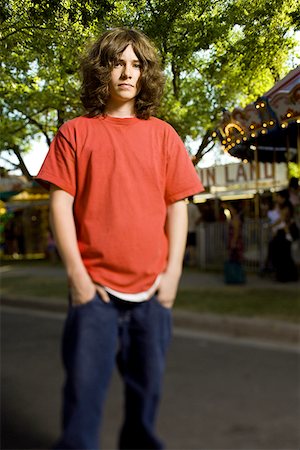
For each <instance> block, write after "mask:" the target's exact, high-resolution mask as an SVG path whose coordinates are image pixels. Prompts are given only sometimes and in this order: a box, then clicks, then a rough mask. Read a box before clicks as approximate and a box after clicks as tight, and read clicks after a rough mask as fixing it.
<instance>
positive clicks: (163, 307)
mask: <svg viewBox="0 0 300 450" xmlns="http://www.w3.org/2000/svg"><path fill="white" fill-rule="evenodd" d="M152 299H153V301H154V303H156V304H157V305H158V306H160V307H161V308H162V309H163V310H165V311H169V312H170V313H171V311H172V309H173V308H172V307H171V308H168V307H167V306H164V305H163V304H162V303H161V302H160V301H159V300H158V297H157V295H154V296H153V297H152Z"/></svg>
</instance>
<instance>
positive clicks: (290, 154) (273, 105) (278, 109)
mask: <svg viewBox="0 0 300 450" xmlns="http://www.w3.org/2000/svg"><path fill="white" fill-rule="evenodd" d="M213 136H214V137H218V138H219V140H220V142H221V144H222V147H223V149H224V150H225V151H226V152H228V153H229V154H231V155H232V156H235V157H237V158H240V159H242V160H243V161H249V162H251V161H256V162H271V163H273V162H274V163H281V162H285V163H289V162H294V163H297V164H298V165H299V164H300V66H298V67H297V68H296V69H294V70H292V71H291V72H290V73H289V74H288V75H287V76H286V77H285V78H283V79H282V80H280V81H279V82H277V83H276V84H275V85H274V86H273V87H272V88H271V89H270V90H269V91H268V92H266V93H265V94H264V95H262V96H261V97H259V98H258V99H257V100H256V101H255V102H253V103H250V104H249V105H247V106H246V107H245V108H243V109H242V108H235V109H234V110H233V111H232V112H229V111H227V110H226V111H224V113H223V118H222V120H221V123H220V124H219V126H218V128H217V129H216V130H215V131H214V133H213Z"/></svg>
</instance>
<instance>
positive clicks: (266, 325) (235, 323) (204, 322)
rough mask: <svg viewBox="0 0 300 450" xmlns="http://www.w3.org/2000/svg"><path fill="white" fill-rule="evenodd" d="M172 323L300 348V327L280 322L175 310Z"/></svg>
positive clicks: (61, 305)
mask: <svg viewBox="0 0 300 450" xmlns="http://www.w3.org/2000/svg"><path fill="white" fill-rule="evenodd" d="M1 300H2V301H1V303H2V305H3V306H10V307H15V308H24V309H38V310H42V311H49V312H54V313H55V312H57V313H66V312H67V303H66V301H65V300H60V301H59V302H58V301H57V298H55V299H53V298H46V297H45V298H33V297H30V298H29V297H22V298H20V297H18V298H16V297H13V296H7V295H4V296H3V297H2V299H1ZM173 323H174V326H175V327H180V328H185V329H190V330H194V331H205V332H207V333H212V334H222V335H226V336H230V337H235V338H255V339H259V340H264V341H266V340H267V341H275V342H281V343H290V344H294V345H299V344H300V326H299V325H297V324H293V323H288V322H284V321H278V320H270V319H260V318H244V317H235V316H221V315H216V314H199V313H195V312H191V311H186V310H180V309H176V308H175V309H174V311H173Z"/></svg>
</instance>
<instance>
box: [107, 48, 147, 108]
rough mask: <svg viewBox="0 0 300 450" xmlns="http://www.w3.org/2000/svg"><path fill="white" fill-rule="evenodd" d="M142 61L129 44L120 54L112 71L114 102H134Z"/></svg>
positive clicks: (110, 84) (111, 84) (112, 98)
mask: <svg viewBox="0 0 300 450" xmlns="http://www.w3.org/2000/svg"><path fill="white" fill-rule="evenodd" d="M140 76H141V63H140V61H139V59H138V57H137V56H136V54H135V53H134V51H133V48H132V45H131V44H129V45H128V46H127V47H126V48H125V50H124V52H123V53H122V54H121V55H120V57H119V59H118V60H117V62H116V64H115V65H114V67H113V69H112V72H111V80H110V83H109V92H110V100H112V101H113V102H114V103H115V102H116V103H119V104H120V103H126V102H132V103H134V99H135V97H136V96H137V94H138V92H139V83H138V82H139V79H140Z"/></svg>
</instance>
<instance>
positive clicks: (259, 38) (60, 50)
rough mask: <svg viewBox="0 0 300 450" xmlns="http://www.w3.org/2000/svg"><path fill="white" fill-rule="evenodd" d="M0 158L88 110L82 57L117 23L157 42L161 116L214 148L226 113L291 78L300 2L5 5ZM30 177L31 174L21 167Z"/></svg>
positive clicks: (36, 1)
mask: <svg viewBox="0 0 300 450" xmlns="http://www.w3.org/2000/svg"><path fill="white" fill-rule="evenodd" d="M0 19H1V24H2V26H1V37H0V39H1V43H2V49H1V56H2V60H1V66H0V89H1V92H0V94H1V100H0V101H1V111H2V117H3V120H2V124H1V128H0V134H1V136H2V137H1V141H0V151H1V150H9V151H11V152H14V153H15V154H16V155H17V156H18V158H19V161H21V160H22V152H23V151H25V150H26V149H27V148H28V146H29V145H30V140H31V139H32V138H35V137H36V136H37V135H39V134H42V135H44V136H45V139H46V141H47V142H48V143H49V142H50V140H51V138H52V136H53V133H54V132H55V131H56V130H57V127H58V126H59V125H60V124H61V123H62V122H63V121H65V120H67V119H68V118H70V117H73V116H75V115H77V114H80V113H81V106H80V103H79V95H78V91H79V78H78V70H77V69H78V56H79V54H80V52H81V50H82V48H83V45H84V42H85V41H86V40H87V39H89V38H91V37H93V36H95V35H98V34H99V33H101V32H102V31H103V30H105V29H107V28H110V27H114V26H128V27H137V28H139V29H141V30H143V31H144V32H145V33H146V34H147V35H148V36H150V38H152V40H153V41H154V42H155V43H156V45H157V46H158V48H159V50H160V54H161V58H162V64H163V66H164V70H165V73H166V89H165V96H164V99H163V102H162V106H161V109H160V112H159V115H160V117H162V118H163V119H165V120H167V121H168V122H170V123H171V124H172V125H173V126H174V127H175V128H176V129H177V131H178V132H179V134H180V135H181V137H182V139H183V140H186V139H187V138H188V137H191V138H193V139H194V138H197V137H199V136H202V137H203V139H202V143H201V145H200V147H199V150H198V152H197V155H196V159H195V163H196V162H197V161H199V160H200V159H201V157H202V156H203V154H205V153H206V152H207V151H209V150H210V149H211V148H212V146H213V145H214V141H213V139H212V135H211V130H212V129H213V128H214V126H215V124H216V123H217V121H218V120H219V118H220V116H221V113H222V110H223V108H227V109H230V108H232V107H233V106H235V105H236V104H240V105H241V106H243V105H245V104H246V103H247V102H250V101H253V100H255V99H256V98H257V97H258V96H259V95H261V94H262V93H263V92H265V91H266V90H267V89H269V88H270V87H271V86H272V85H273V84H274V82H276V81H277V80H278V78H281V77H282V76H284V75H285V74H286V73H287V72H288V70H289V69H290V68H291V67H289V64H288V61H289V58H290V55H291V54H293V51H294V50H293V49H294V47H295V44H296V39H295V37H294V32H295V30H296V29H298V28H299V10H298V6H297V0H247V1H246V0H218V1H216V0H199V1H195V0H140V1H136V0H131V1H127V0H120V1H113V0H110V1H101V2H98V1H96V0H85V1H84V0H76V1H75V0H74V1H71V0H55V1H53V2H51V5H50V2H47V1H46V0H24V1H23V3H22V8H21V9H20V6H19V2H18V1H17V0H7V1H6V2H4V5H3V6H2V7H1V9H0ZM23 170H25V169H24V167H23Z"/></svg>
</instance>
